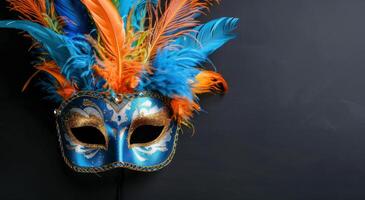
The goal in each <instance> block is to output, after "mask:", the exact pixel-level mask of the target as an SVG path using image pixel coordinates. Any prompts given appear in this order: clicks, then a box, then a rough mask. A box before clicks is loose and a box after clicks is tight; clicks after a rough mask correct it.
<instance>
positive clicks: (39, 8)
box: [7, 0, 48, 26]
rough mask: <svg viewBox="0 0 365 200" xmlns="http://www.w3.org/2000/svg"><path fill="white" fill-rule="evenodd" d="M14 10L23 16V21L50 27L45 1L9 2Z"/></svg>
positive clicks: (11, 0)
mask: <svg viewBox="0 0 365 200" xmlns="http://www.w3.org/2000/svg"><path fill="white" fill-rule="evenodd" d="M7 1H8V2H9V3H10V7H11V8H12V10H15V11H17V12H19V13H21V14H22V15H23V19H26V20H31V21H33V22H37V23H39V24H42V25H44V26H48V22H47V20H46V16H45V15H46V14H47V6H46V2H45V0H7Z"/></svg>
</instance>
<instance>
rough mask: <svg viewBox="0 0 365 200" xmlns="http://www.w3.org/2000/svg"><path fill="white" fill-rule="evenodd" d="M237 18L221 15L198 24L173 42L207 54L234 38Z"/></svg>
mask: <svg viewBox="0 0 365 200" xmlns="http://www.w3.org/2000/svg"><path fill="white" fill-rule="evenodd" d="M238 22H239V19H237V18H228V17H223V18H219V19H216V20H212V21H210V22H208V23H206V24H204V25H201V26H198V27H196V28H195V29H194V31H193V32H191V33H190V34H189V35H186V36H182V37H181V38H179V39H177V40H176V41H175V44H177V45H181V46H182V47H185V48H193V49H196V50H198V51H200V52H201V53H202V54H204V55H206V56H209V55H210V54H212V53H213V52H214V51H216V50H217V49H219V48H220V47H221V46H223V45H224V44H225V43H227V42H228V41H230V40H232V39H234V38H235V34H233V33H232V32H233V31H234V30H235V29H237V26H238Z"/></svg>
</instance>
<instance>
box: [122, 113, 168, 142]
mask: <svg viewBox="0 0 365 200" xmlns="http://www.w3.org/2000/svg"><path fill="white" fill-rule="evenodd" d="M168 116H169V115H168V112H167V111H166V110H162V111H160V112H158V113H156V114H152V115H145V116H140V117H138V118H136V119H134V120H133V122H132V124H131V127H130V128H129V134H128V144H129V148H134V147H148V146H151V145H153V144H156V143H158V142H159V141H160V140H161V139H162V138H163V137H164V136H165V135H166V132H167V131H168V128H169V125H170V121H171V120H170V119H169V117H168Z"/></svg>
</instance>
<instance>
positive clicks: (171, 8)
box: [149, 0, 217, 58]
mask: <svg viewBox="0 0 365 200" xmlns="http://www.w3.org/2000/svg"><path fill="white" fill-rule="evenodd" d="M213 1H216V2H217V0H203V1H201V0H171V1H170V2H169V3H168V4H167V3H166V5H165V11H164V13H163V14H162V16H161V17H160V18H159V17H158V16H159V12H160V10H162V8H161V7H162V3H161V1H160V3H159V5H158V6H157V8H156V9H155V10H154V11H153V12H152V13H153V14H154V17H155V18H156V22H155V25H154V27H153V28H152V30H151V31H152V32H151V36H150V41H149V42H150V47H149V57H150V58H151V57H154V56H155V55H156V53H157V51H158V49H160V48H162V47H164V46H165V45H166V44H168V43H169V42H171V41H173V40H174V39H176V38H177V37H179V36H181V35H184V34H187V33H189V32H190V31H191V29H189V28H191V27H194V26H197V25H198V21H197V20H196V19H195V16H196V14H197V13H203V10H204V9H207V8H208V6H209V5H211V4H212V3H213Z"/></svg>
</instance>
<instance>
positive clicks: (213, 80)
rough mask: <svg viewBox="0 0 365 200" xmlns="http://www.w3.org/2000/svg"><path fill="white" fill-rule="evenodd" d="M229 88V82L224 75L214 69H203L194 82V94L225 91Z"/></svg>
mask: <svg viewBox="0 0 365 200" xmlns="http://www.w3.org/2000/svg"><path fill="white" fill-rule="evenodd" d="M227 90H228V84H227V82H226V80H224V78H223V77H222V75H220V74H218V73H217V72H213V71H206V70H203V71H201V72H200V73H199V74H198V75H197V76H196V77H195V83H194V84H193V92H194V94H203V93H209V92H213V93H224V92H226V91H227Z"/></svg>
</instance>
